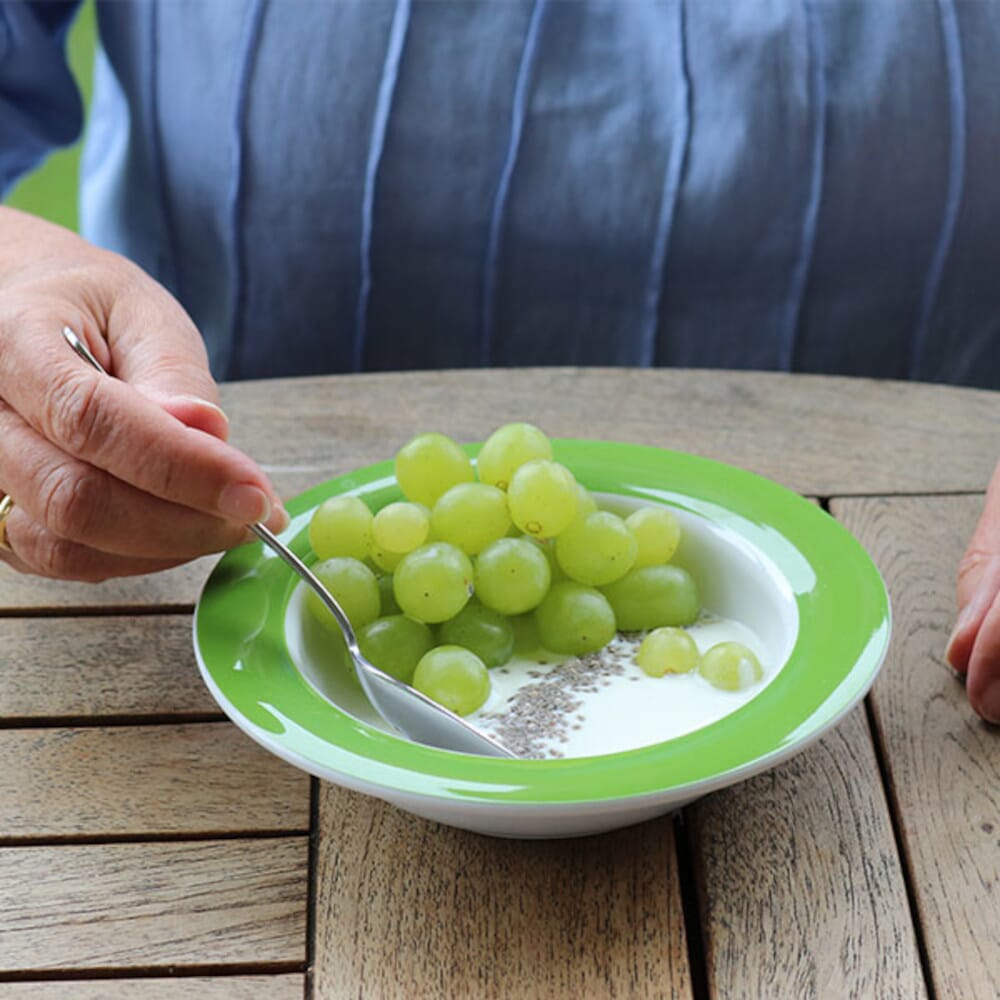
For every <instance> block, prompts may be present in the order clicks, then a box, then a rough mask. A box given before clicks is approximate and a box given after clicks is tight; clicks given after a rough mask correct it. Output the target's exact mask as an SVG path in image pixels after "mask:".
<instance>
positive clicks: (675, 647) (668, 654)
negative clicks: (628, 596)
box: [635, 628, 698, 677]
mask: <svg viewBox="0 0 1000 1000" xmlns="http://www.w3.org/2000/svg"><path fill="white" fill-rule="evenodd" d="M635 662H636V663H638V664H639V666H640V667H642V670H643V673H646V674H648V675H649V676H650V677H662V676H663V675H664V674H686V673H688V672H690V671H691V670H693V669H694V668H695V666H696V665H697V663H698V646H697V644H696V643H695V641H694V639H692V638H691V636H690V635H688V634H687V632H685V631H684V629H682V628H657V629H653V631H652V632H650V633H649V635H647V636H646V638H645V639H643V640H642V643H641V644H640V646H639V651H638V652H637V653H636V655H635Z"/></svg>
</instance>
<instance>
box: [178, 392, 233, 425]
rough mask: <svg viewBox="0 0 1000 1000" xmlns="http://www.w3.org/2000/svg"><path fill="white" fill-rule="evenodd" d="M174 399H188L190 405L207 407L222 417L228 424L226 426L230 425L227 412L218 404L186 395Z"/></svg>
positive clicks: (199, 397) (182, 394)
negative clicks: (195, 404)
mask: <svg viewBox="0 0 1000 1000" xmlns="http://www.w3.org/2000/svg"><path fill="white" fill-rule="evenodd" d="M174 399H186V400H187V401H188V402H189V403H197V404H198V405H199V406H207V407H208V408H209V409H210V410H214V411H215V412H216V413H218V415H219V416H220V417H222V419H223V420H224V421H225V422H226V424H228V423H229V417H227V416H226V411H225V410H223V408H222V407H221V406H219V404H218V403H212V402H210V401H209V400H207V399H202V398H201V396H188V395H186V394H184V393H181V394H180V395H178V396H174Z"/></svg>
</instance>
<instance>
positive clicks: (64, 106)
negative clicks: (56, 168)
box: [0, 0, 83, 196]
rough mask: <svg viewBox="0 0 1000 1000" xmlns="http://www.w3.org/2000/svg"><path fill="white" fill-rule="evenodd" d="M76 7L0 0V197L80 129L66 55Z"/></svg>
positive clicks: (77, 95)
mask: <svg viewBox="0 0 1000 1000" xmlns="http://www.w3.org/2000/svg"><path fill="white" fill-rule="evenodd" d="M78 8H79V2H74V3H57V2H19V0H0V196H3V195H6V193H7V192H8V191H9V190H10V188H11V187H12V186H13V184H14V182H15V181H16V180H18V178H20V177H21V176H22V175H23V174H25V173H27V172H28V171H30V170H32V169H33V168H34V167H35V166H37V165H38V163H39V162H40V161H41V160H42V159H43V158H44V157H45V156H46V155H47V154H48V153H49V152H51V150H52V149H54V148H55V147H57V146H65V145H68V144H70V143H72V142H74V141H75V140H76V139H77V138H78V137H79V135H80V131H81V129H82V128H83V103H82V101H81V98H80V92H79V90H78V89H77V86H76V82H75V81H74V79H73V75H72V73H70V70H69V66H68V65H67V63H66V53H65V41H66V30H67V28H68V26H69V24H70V22H71V21H72V19H73V17H74V15H75V14H76V11H77V9H78Z"/></svg>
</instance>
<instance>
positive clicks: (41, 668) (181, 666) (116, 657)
mask: <svg viewBox="0 0 1000 1000" xmlns="http://www.w3.org/2000/svg"><path fill="white" fill-rule="evenodd" d="M0 636H2V641H3V649H4V668H3V669H2V670H0V726H2V725H3V724H4V722H5V721H10V720H30V719H58V718H60V717H62V718H74V719H87V720H88V722H94V723H99V722H100V721H101V719H104V718H120V717H128V716H138V717H147V718H151V717H156V718H161V719H163V718H169V717H171V716H190V715H205V714H218V715H219V716H220V717H221V711H220V709H219V707H218V705H217V704H216V703H215V701H214V699H213V698H212V696H211V695H210V694H209V693H208V689H207V688H206V687H205V685H204V684H203V683H202V680H201V677H200V676H199V674H198V668H197V665H196V663H195V657H194V648H193V646H192V643H191V616H190V615H140V616H137V617H118V616H110V617H104V616H98V617H94V618H46V619H39V618H8V619H5V620H2V621H0Z"/></svg>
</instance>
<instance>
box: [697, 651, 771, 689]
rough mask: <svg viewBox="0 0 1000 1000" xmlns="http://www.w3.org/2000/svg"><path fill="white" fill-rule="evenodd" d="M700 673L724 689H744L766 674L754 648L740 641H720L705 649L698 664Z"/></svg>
mask: <svg viewBox="0 0 1000 1000" xmlns="http://www.w3.org/2000/svg"><path fill="white" fill-rule="evenodd" d="M698 673H700V674H701V676H702V677H704V678H705V680H707V681H708V682H709V684H711V685H713V686H714V687H717V688H722V689H723V690H724V691H743V690H745V689H746V688H748V687H752V686H753V685H754V684H756V683H757V682H758V681H759V680H761V678H763V676H764V669H763V667H761V665H760V660H758V659H757V656H756V654H755V653H754V652H753V650H751V649H748V648H747V647H746V646H744V645H743V644H742V643H740V642H720V643H717V644H716V645H714V646H712V648H711V649H708V650H706V651H705V655H704V656H702V658H701V662H700V663H699V664H698Z"/></svg>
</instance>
